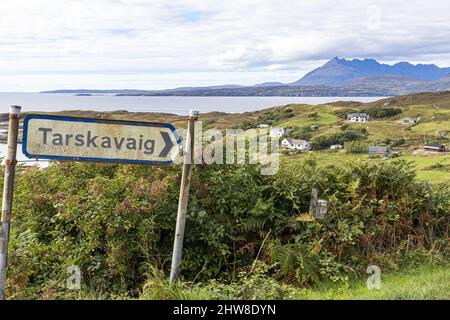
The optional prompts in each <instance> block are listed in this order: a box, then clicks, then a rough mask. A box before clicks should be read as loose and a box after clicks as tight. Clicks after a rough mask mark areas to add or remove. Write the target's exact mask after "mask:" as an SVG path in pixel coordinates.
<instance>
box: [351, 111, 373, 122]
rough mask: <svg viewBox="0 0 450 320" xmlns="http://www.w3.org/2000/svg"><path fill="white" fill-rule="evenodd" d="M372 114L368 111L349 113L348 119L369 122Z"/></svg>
mask: <svg viewBox="0 0 450 320" xmlns="http://www.w3.org/2000/svg"><path fill="white" fill-rule="evenodd" d="M369 119H370V116H369V115H368V114H366V113H350V114H348V115H347V120H350V121H352V122H368V121H369Z"/></svg>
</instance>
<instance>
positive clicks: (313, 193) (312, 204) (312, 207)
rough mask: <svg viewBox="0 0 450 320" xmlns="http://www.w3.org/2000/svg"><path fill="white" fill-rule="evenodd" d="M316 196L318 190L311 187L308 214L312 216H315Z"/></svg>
mask: <svg viewBox="0 0 450 320" xmlns="http://www.w3.org/2000/svg"><path fill="white" fill-rule="evenodd" d="M318 196H319V190H317V188H312V190H311V202H310V204H309V214H310V215H312V216H316V212H317V206H318Z"/></svg>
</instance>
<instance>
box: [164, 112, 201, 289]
mask: <svg viewBox="0 0 450 320" xmlns="http://www.w3.org/2000/svg"><path fill="white" fill-rule="evenodd" d="M198 116H199V111H198V110H189V120H188V129H187V133H186V144H185V148H184V154H183V172H182V175H181V188H180V198H179V200H178V214H177V225H176V228H175V239H174V242H173V252H172V266H171V268H170V282H171V283H173V282H175V280H176V279H177V278H178V274H179V273H180V264H181V255H182V251H183V240H184V229H185V225H186V212H187V205H188V198H189V188H190V184H191V172H192V165H193V164H192V162H193V154H194V125H195V121H197V120H198Z"/></svg>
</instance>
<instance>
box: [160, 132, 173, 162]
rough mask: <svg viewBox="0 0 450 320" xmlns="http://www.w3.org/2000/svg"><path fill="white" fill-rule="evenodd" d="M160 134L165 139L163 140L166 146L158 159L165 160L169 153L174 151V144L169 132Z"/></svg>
mask: <svg viewBox="0 0 450 320" xmlns="http://www.w3.org/2000/svg"><path fill="white" fill-rule="evenodd" d="M160 133H161V136H162V137H163V140H164V142H165V144H166V145H165V146H164V148H163V149H162V150H161V152H160V153H159V156H158V157H161V158H165V157H166V156H167V154H168V153H169V151H170V150H171V149H172V147H173V142H172V139H170V135H169V134H168V133H167V132H163V131H160Z"/></svg>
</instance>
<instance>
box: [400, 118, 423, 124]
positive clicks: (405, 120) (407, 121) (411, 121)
mask: <svg viewBox="0 0 450 320" xmlns="http://www.w3.org/2000/svg"><path fill="white" fill-rule="evenodd" d="M419 121H420V117H418V118H403V119H400V120H399V123H401V124H416V123H417V122H419Z"/></svg>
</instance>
